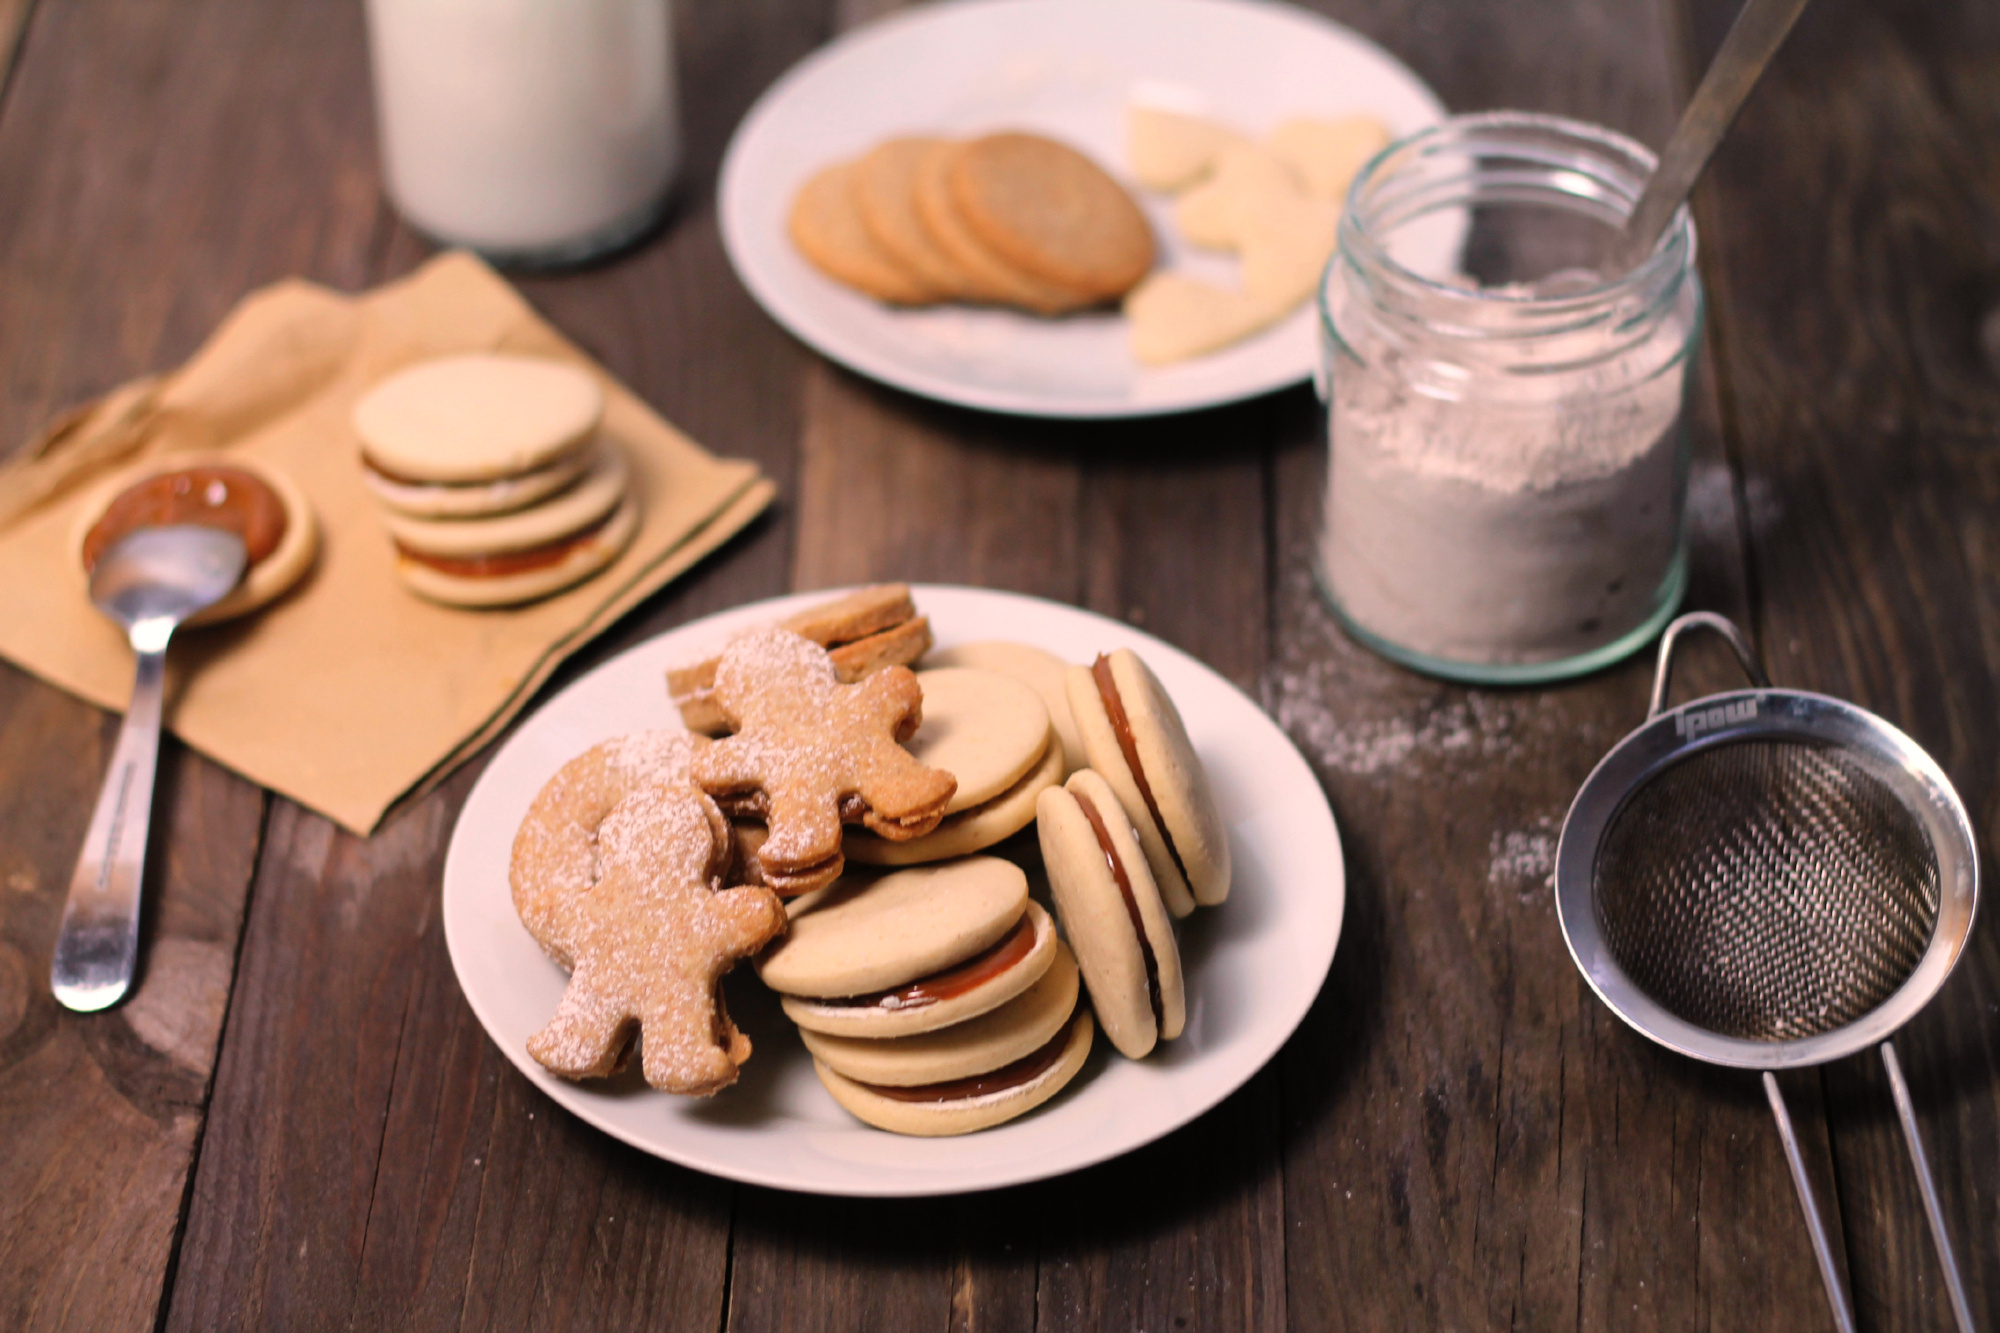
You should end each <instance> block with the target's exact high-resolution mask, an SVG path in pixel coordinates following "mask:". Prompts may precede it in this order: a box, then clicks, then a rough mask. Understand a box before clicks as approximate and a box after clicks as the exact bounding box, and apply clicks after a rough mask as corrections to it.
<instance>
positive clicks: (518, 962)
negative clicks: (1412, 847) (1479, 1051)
mask: <svg viewBox="0 0 2000 1333" xmlns="http://www.w3.org/2000/svg"><path fill="white" fill-rule="evenodd" d="M826 595H827V594H825V593H815V594H809V595H807V596H805V597H794V598H785V599H781V600H778V601H772V602H761V603H757V604H755V605H751V606H745V607H740V608H738V609H736V610H734V611H730V612H726V613H724V614H722V615H718V616H712V617H710V618H708V619H707V620H702V621H697V622H695V623H694V624H691V625H686V626H683V627H682V628H680V629H677V630H674V631H672V632H670V633H667V634H663V635H661V636H660V637H659V638H657V639H653V640H651V641H650V642H648V643H644V644H641V645H639V646H638V647H636V648H633V649H632V650H630V651H629V652H626V653H622V654H620V655H619V656H618V657H615V658H613V659H612V660H611V661H609V662H606V663H605V664H604V665H603V666H601V667H599V668H597V669H596V670H595V671H593V672H591V673H590V674H589V675H587V676H585V677H583V678H582V679H581V680H579V681H577V682H576V683H575V684H574V685H571V686H570V687H569V688H568V689H566V690H564V691H563V692H562V693H561V694H559V695H557V696H556V697H555V698H553V699H551V700H550V701H549V702H548V703H547V704H546V705H544V706H543V707H542V708H541V709H539V710H538V711H536V712H535V714H534V715H533V716H532V717H530V718H529V719H528V720H527V721H526V722H524V723H522V724H521V727H520V729H519V730H518V731H516V732H515V733H514V735H513V737H512V738H511V739H509V740H508V742H507V743H506V745H504V746H502V747H501V749H500V752H499V753H498V754H496V755H494V757H493V762H492V763H491V764H489V765H488V766H487V769H486V772H485V773H484V774H482V775H481V776H480V779H479V782H478V785H476V786H475V787H474V788H473V790H472V796H471V798H470V799H469V800H467V801H466V804H465V811H464V813H463V814H461V815H460V816H459V821H458V828H457V829H456V830H455V831H454V832H453V834H452V838H451V848H450V850H449V852H448V854H447V856H446V859H445V870H444V929H445V941H446V943H447V945H448V946H449V947H450V950H451V962H452V967H453V968H454V969H456V971H457V973H458V980H459V985H460V986H461V987H463V988H464V991H465V998H466V999H467V1001H468V1002H470V1003H471V1005H472V1010H473V1012H474V1013H475V1014H477V1015H478V1017H479V1021H480V1022H481V1023H482V1024H484V1025H485V1027H486V1031H487V1032H488V1033H489V1034H490V1035H491V1036H492V1038H493V1040H494V1042H495V1043H497V1044H498V1045H499V1047H500V1049H501V1051H503V1052H504V1053H505V1054H506V1056H507V1058H508V1059H510V1060H512V1061H513V1062H514V1064H515V1066H516V1067H517V1068H518V1069H520V1071H521V1072H522V1073H523V1074H526V1075H527V1076H528V1078H529V1079H531V1080H532V1081H533V1082H534V1083H535V1084H536V1085H537V1086H538V1087H540V1088H541V1089H542V1091H544V1092H546V1093H547V1094H548V1095H549V1096H550V1097H553V1098H554V1099H555V1100H556V1101H558V1102H560V1103H561V1104H562V1105H563V1106H565V1107H567V1108H568V1109H569V1110H570V1111H572V1112H574V1113H575V1114H576V1115H577V1116H579V1117H581V1118H582V1119H583V1120H586V1121H588V1122H589V1123H590V1124H593V1125H595V1126H597V1127H598V1128H599V1129H601V1130H603V1131H604V1132H605V1133H607V1134H610V1135H612V1136H614V1137H616V1138H619V1139H623V1140H624V1141H625V1142H627V1143H629V1144H631V1145H632V1146H633V1147H635V1148H640V1149H643V1150H644V1151H646V1152H649V1153H653V1154H654V1155H656V1156H659V1157H664V1158H666V1159H668V1160H669V1161H675V1162H679V1163H681V1164H683V1165H685V1166H691V1167H694V1168H696V1169H697V1170H701V1171H707V1172H710V1173H711V1174H714V1175H718V1176H726V1177H728V1178H730V1179H732V1180H741V1181H746V1182H749V1183H751V1184H756V1185H770V1186H775V1187H777V1188H780V1189H791V1190H805V1191H809V1192H811V1193H815V1194H849V1195H922V1194H956V1193H962V1192H965V1191H968V1190H980V1189H991V1188H994V1187H996V1186H1001V1185H1013V1184H1020V1183H1022V1182H1025V1181H1030V1180H1039V1179H1042V1178H1044V1177H1047V1176H1054V1175H1059V1174H1061V1173H1063V1172H1065V1171H1074V1170H1076V1169H1077V1168H1079V1167H1084V1166H1088V1165H1090V1164H1092V1163H1094V1162H1100V1161H1103V1160H1104V1159H1105V1158H1108V1157H1114V1156H1116V1155H1118V1154H1119V1153H1123V1152H1127V1151H1130V1150H1131V1149H1133V1148H1137V1147H1139V1146H1140V1145H1141V1144H1145V1143H1150V1142H1151V1141H1152V1140H1154V1139H1156V1138H1159V1137H1160V1136H1161V1135H1163V1134H1166V1133H1168V1132H1169V1131H1171V1130H1174V1129H1176V1128H1178V1127H1180V1126H1181V1125H1184V1124H1186V1123H1187V1122H1188V1121H1190V1120H1192V1119H1194V1118H1195V1117H1196V1116H1198V1115H1200V1114H1201V1113H1202V1112H1204V1111H1206V1110H1208V1109H1209V1108H1210V1107H1211V1106H1214V1105H1215V1104H1216V1103H1217V1102H1219V1101H1221V1100H1222V1099H1223V1098H1224V1097H1226V1096H1228V1095H1229V1094H1230V1093H1231V1092H1233V1091H1234V1090H1235V1089H1236V1088H1238V1087H1239V1086H1241V1085H1242V1084H1243V1082H1244V1081H1245V1080H1247V1079H1248V1078H1249V1077H1250V1076H1251V1075H1252V1074H1254V1073H1256V1072H1257V1070H1258V1069H1259V1068H1261V1067H1262V1066H1263V1064H1264V1062H1265V1061H1267V1060H1269V1059H1270V1058H1271V1056H1272V1055H1274V1054H1276V1052H1277V1050H1278V1048H1279V1047H1280V1046H1282V1045H1283V1044H1284V1042H1285V1039H1286V1038H1287V1037H1289V1036H1290V1035H1291V1033H1292V1030H1293V1029H1294V1028H1296V1027H1297V1026H1298V1024H1299V1020H1300V1019H1302V1018H1304V1017H1305V1013H1306V1009H1307V1007H1308V1006H1309V1005H1311V1003H1312V1001H1313V997H1314V996H1315V995H1316V994H1317V993H1318V992H1319V988H1320V983H1321V982H1322V981H1323V980H1324V979H1325V977H1326V971H1327V966H1328V964H1329V963H1330V962H1331V961H1332V959H1333V950H1334V945H1335V944H1336V943H1337V942H1338V940H1339V938H1340V920H1341V910H1342V907H1343V906H1344V904H1345V902H1346V896H1347V891H1346V873H1345V870H1344V868H1343V866H1342V862H1341V854H1340V837H1339V834H1338V833H1337V832H1336V831H1335V829H1334V823H1333V813H1332V811H1331V810H1329V809H1328V808H1327V803H1326V798H1325V796H1324V795H1322V794H1321V792H1320V788H1319V783H1318V782H1317V781H1316V780H1315V779H1314V777H1313V774H1312V770H1311V769H1309V768H1308V767H1307V766H1306V762H1305V760H1304V759H1303V758H1301V757H1300V755H1299V752H1298V751H1297V750H1295V749H1294V748H1292V744H1291V742H1290V741H1289V740H1287V739H1286V738H1285V734H1284V733H1283V732H1282V731H1280V730H1279V729H1278V727H1277V725H1276V724H1275V723H1273V722H1272V721H1271V720H1270V719H1269V718H1268V717H1266V716H1265V715H1264V714H1263V713H1262V712H1261V711H1260V710H1259V709H1258V708H1257V706H1256V705H1255V704H1253V703H1251V702H1250V700H1249V699H1247V698H1245V697H1244V696H1243V695H1242V693H1241V692H1239V691H1238V690H1237V689H1236V687H1235V686H1233V685H1231V684H1229V682H1227V681H1225V680H1224V679H1223V678H1222V677H1220V676H1218V675H1216V674H1215V673H1214V672H1213V671H1211V670H1209V669H1208V668H1207V667H1205V666H1203V665H1202V664H1201V663H1200V662H1197V661H1196V660H1195V659H1193V658H1191V657H1189V656H1188V655H1187V654H1185V653H1182V652H1180V651H1179V650H1177V649H1175V648H1172V647H1169V646H1168V645H1166V644H1164V643H1161V642H1160V641H1159V640H1157V639H1154V638H1151V637H1149V636H1147V635H1144V634H1141V633H1139V632H1138V631H1136V630H1134V629H1131V628H1130V627H1128V626H1125V625H1121V624H1118V623H1117V622H1116V621H1111V620H1106V619H1104V618H1103V617H1101V616H1095V615H1091V614H1090V613H1088V612H1085V611H1078V610H1076V609H1075V608H1073V607H1067V606H1059V605H1057V604H1055V603H1053V602H1044V601H1039V600H1037V599H1035V598H1032V597H1021V596H1017V595H1014V594H1011V593H999V592H988V591H984V590H981V589H975V588H945V587H919V588H917V589H916V599H917V605H918V606H919V607H921V608H922V609H923V611H924V612H925V614H927V615H928V616H930V618H931V624H932V627H933V629H934V630H935V632H936V634H937V638H938V643H939V645H940V646H946V645H950V644H953V643H965V642H971V641H973V640H978V639H991V638H1001V639H1015V640H1019V641H1021V642H1024V643H1034V644H1039V645H1040V646H1042V647H1044V648H1047V649H1048V650H1050V651H1051V652H1053V653H1055V654H1057V655H1058V656H1060V657H1063V658H1065V659H1067V660H1069V661H1073V662H1088V661H1089V660H1091V658H1092V657H1093V656H1094V655H1095V654H1097V653H1098V652H1100V651H1109V650H1111V649H1114V648H1119V647H1129V648H1133V649H1136V650H1137V651H1138V652H1140V653H1141V654H1143V655H1144V656H1145V658H1146V661H1147V663H1148V664H1149V665H1150V666H1151V667H1152V668H1153V669H1154V671H1155V672H1156V673H1157V674H1158V675H1159V677H1160V680H1161V682H1162V683H1163V684H1164V685H1165V686H1166V688H1167V691H1168V692H1169V693H1170V694H1171V695H1172V696H1173V699H1174V701H1175V703H1176V704H1178V705H1179V707H1180V709H1181V711H1182V714H1183V716H1184V717H1185V719H1186V721H1187V727H1188V734H1189V736H1190V737H1191V738H1192V740H1193V741H1194V745H1195V749H1196V750H1197V751H1198V752H1199V753H1200V754H1201V757H1202V760H1203V762H1204V763H1205V764H1206V765H1207V768H1208V772H1209V776H1210V778H1211V779H1212V780H1213V783H1214V787H1215V795H1216V799H1217V801H1218V802H1219V803H1220V804H1221V807H1222V813H1223V816H1224V818H1225V820H1226V821H1227V823H1228V825H1229V830H1230V850H1231V854H1232V856H1233V857H1234V860H1235V885H1234V888H1233V889H1232V890H1231V892H1230V895H1229V900H1228V901H1227V902H1225V903H1223V904H1222V905H1221V906H1219V907H1214V908H1203V909H1198V910H1197V911H1196V913H1195V915H1194V916H1193V917H1192V918H1190V919H1189V920H1188V921H1187V922H1184V923H1183V926H1182V933H1181V949H1182V955H1183V964H1184V968H1185V971H1186V974H1187V991H1188V1018H1187V1030H1186V1032H1185V1034H1184V1035H1183V1036H1182V1037H1181V1038H1180V1039H1179V1040H1177V1041H1173V1042H1168V1043H1165V1044H1164V1045H1162V1046H1161V1048H1160V1049H1159V1050H1158V1051H1156V1052H1155V1053H1154V1054H1153V1055H1152V1056H1150V1057H1149V1058H1147V1059H1146V1060H1144V1061H1142V1062H1134V1061H1131V1060H1127V1059H1124V1058H1123V1057H1121V1056H1119V1055H1117V1054H1116V1053H1115V1052H1113V1051H1112V1050H1111V1048H1110V1044H1109V1043H1108V1042H1106V1041H1105V1040H1104V1038H1103V1036H1102V1034H1101V1033H1100V1034H1099V1036H1098V1039H1097V1042H1096V1046H1095V1049H1094V1050H1093V1051H1092V1054H1091V1058H1090V1061H1089V1063H1088V1064H1086V1065H1085V1066H1084V1069H1083V1072H1082V1073H1080V1074H1079V1075H1078V1076H1077V1078H1076V1081H1075V1082H1073V1083H1072V1084H1071V1085H1070V1086H1069V1087H1068V1088H1066V1089H1064V1090H1063V1091H1062V1092H1061V1093H1059V1094H1058V1095H1057V1096H1056V1097H1055V1099H1054V1100H1052V1101H1050V1102H1048V1103H1046V1104H1044V1105H1043V1106H1041V1107H1039V1108H1038V1109H1036V1110H1034V1111H1031V1112H1029V1113H1028V1114H1027V1115H1025V1116H1023V1117H1022V1118H1020V1119H1018V1120H1014V1121H1011V1122H1009V1123H1008V1124H1005V1125H1001V1126H999V1127H998V1128H995V1129H989V1130H986V1131H984V1132H982V1133H978V1134H970V1135H966V1136H964V1137H962V1138H948V1139H913V1138H903V1137H900V1136H898V1135H894V1134H888V1133H884V1132H883V1131H881V1130H876V1129H871V1128H869V1127H868V1126H866V1125H864V1124H862V1123H861V1122H859V1121H857V1120H855V1119H853V1118H852V1117H851V1116H849V1115H848V1114H847V1112H845V1111H843V1110H841V1109H840V1107H839V1106H838V1105H837V1104H836V1103H835V1102H834V1100H833V1098H832V1097H830V1096H829V1095H828V1094H827V1092H826V1090H825V1089H824V1088H822V1087H821V1086H820V1083H819V1080H818V1079H817V1078H816V1077H815V1076H814V1075H813V1072H812V1061H811V1059H810V1057H809V1056H807V1054H806V1050H805V1047H804V1046H803V1045H802V1044H801V1043H800V1042H799V1039H798V1035H797V1033H796V1031H795V1030H794V1029H793V1028H792V1026H791V1024H790V1023H789V1022H788V1021H787V1020H786V1019H785V1017H784V1015H783V1013H782V1012H781V1011H780V1010H779V1009H778V1007H777V1004H776V1003H775V1002H774V1001H773V999H772V998H771V997H770V995H769V994H768V992H766V991H764V989H763V988H762V987H761V986H760V985H758V984H757V983H756V981H755V979H754V976H753V975H752V974H751V972H750V969H749V968H748V967H739V968H738V969H737V970H736V972H735V973H734V974H732V975H731V977H730V979H729V987H728V992H729V1005H730V1013H731V1015H732V1016H733V1017H734V1018H735V1019H736V1021H737V1023H738V1024H739V1025H740V1026H741V1027H742V1028H743V1029H744V1031H746V1032H748V1033H749V1034H750V1037H751V1040H752V1041H753V1042H754V1043H755V1046H756V1051H755V1053H754V1054H753V1055H752V1056H751V1058H750V1062H749V1063H748V1064H747V1065H746V1066H744V1069H743V1077H742V1079H741V1080H740V1081H739V1082H738V1083H737V1084H736V1086H735V1087H732V1088H729V1089H726V1090H725V1091H723V1092H721V1093H719V1094H717V1095H716V1096H714V1097H712V1098H707V1099H701V1098H688V1097H676V1096H673V1095H671V1094H668V1093H662V1092H655V1091H653V1090H652V1089H650V1088H648V1087H647V1086H646V1085H645V1083H644V1082H643V1080H641V1079H640V1078H639V1077H638V1076H637V1073H636V1063H637V1062H636V1061H635V1062H634V1065H635V1068H634V1069H633V1070H628V1071H627V1072H626V1073H625V1074H624V1075H621V1076H620V1077H619V1078H617V1079H613V1080H608V1081H605V1082H597V1083H569V1082H565V1081H563V1080H562V1079H559V1078H556V1077H555V1076H553V1075H552V1074H550V1073H549V1072H548V1071H547V1070H545V1069H543V1068H542V1067H541V1066H540V1065H538V1064H536V1063H535V1062H534V1061H533V1060H532V1059H530V1058H529V1057H528V1054H527V1050H526V1046H525V1043H526V1042H527V1040H528V1038H529V1037H530V1036H531V1035H532V1034H534V1033H535V1032H536V1031H538V1030H539V1029H540V1028H541V1027H542V1025H543V1024H545V1023H546V1022H547V1021H548V1019H549V1016H550V1015H551V1014H553V1013H554V1012H555V1008H556V1001H557V1000H558V999H560V998H561V996H562V992H563V986H564V983H565V980H566V978H565V976H564V974H563V972H562V970H561V969H560V968H558V967H557V966H556V965H555V964H554V963H553V962H551V961H550V960H549V959H548V958H547V957H546V956H545V955H544V954H543V953H542V951H541V949H540V948H539V947H538V946H537V945H536V944H535V941H534V940H533V939H532V938H531V937H530V936H529V934H528V932H527V930H526V929H525V928H524V927H523V926H522V925H521V923H520V920H519V918H517V917H516V916H515V915H514V907H513V902H512V899H511V896H510V894H509V890H508V887H507V861H508V854H509V851H510V849H511V848H512V845H513V841H514V830H515V828H516V827H517V826H518V825H519V824H520V822H521V819H522V817H523V816H524V815H525V814H526V813H527V810H528V805H529V803H530V802H531V801H533V799H534V797H535V793H536V792H538V791H539V790H540V789H541V787H542V784H543V783H544V782H546V781H547V780H548V778H549V777H550V776H551V775H552V774H554V773H555V771H556V770H557V769H558V768H560V767H561V766H562V765H563V764H564V763H565V762H567V761H568V760H569V759H570V758H572V757H573V756H575V755H577V754H579V753H581V752H582V751H584V750H586V749H588V748H589V747H590V746H592V745H595V744H596V743H597V742H599V741H601V740H605V739H607V738H609V737H612V736H616V735H621V734H623V733H626V732H630V731H636V730H640V729H642V728H647V727H662V726H677V725H679V723H678V715H677V714H676V713H675V712H674V710H673V708H672V706H671V705H670V704H669V703H668V702H667V695H666V687H665V681H664V673H665V671H666V668H667V667H668V666H669V665H670V664H675V663H681V662H687V661H693V660H699V659H700V658H701V657H702V656H705V655H706V654H707V653H708V652H710V651H712V650H713V649H714V648H716V647H719V646H720V644H721V642H722V640H723V639H724V638H726V636H727V635H728V634H729V633H731V632H733V631H735V630H738V629H741V628H744V627H746V626H748V625H752V624H757V623H762V622H766V621H770V620H773V619H776V618H777V617H778V616H780V615H782V614H783V613H784V612H785V611H786V610H787V609H788V608H791V607H793V606H796V605H798V604H800V603H803V602H810V601H814V600H823V599H824V598H825V597H826Z"/></svg>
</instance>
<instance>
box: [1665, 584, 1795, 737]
mask: <svg viewBox="0 0 2000 1333" xmlns="http://www.w3.org/2000/svg"><path fill="white" fill-rule="evenodd" d="M1694 629H1709V630H1714V631H1715V632H1716V633H1717V634H1720V635H1721V636H1722V637H1723V638H1725V639H1727V640H1728V641H1729V646H1730V648H1732V649H1733V650H1734V651H1735V653H1736V660H1737V662H1739V663H1740V664H1742V667H1743V674H1744V675H1746V676H1748V677H1750V683H1751V684H1752V685H1755V686H1756V687H1757V688H1758V689H1760V690H1761V689H1768V688H1769V687H1770V684H1771V681H1770V678H1769V677H1767V676H1766V675H1765V674H1764V668H1763V666H1762V664H1760V663H1759V662H1758V661H1757V654H1756V653H1755V652H1753V651H1751V648H1750V640H1748V639H1746V638H1744V637H1743V631H1742V630H1740V629H1738V628H1736V623H1735V622H1734V621H1732V620H1730V619H1729V618H1728V617H1727V616H1719V615H1717V614H1715V612H1713V611H1690V612H1688V613H1687V614H1686V615H1684V616H1676V617H1675V618H1674V623H1673V624H1671V625H1669V626H1667V629H1666V633H1664V634H1662V635H1660V664H1659V666H1658V667H1657V668H1655V669H1654V672H1653V701H1652V703H1651V704H1650V705H1648V707H1647V709H1646V719H1647V720H1648V721H1651V720H1652V719H1653V718H1656V717H1658V716H1659V715H1660V714H1661V713H1662V712H1664V711H1665V709H1666V707H1667V687H1668V685H1669V684H1671V683H1672V681H1673V677H1674V649H1675V648H1677V647H1678V646H1679V645H1680V639H1681V635H1683V634H1685V633H1687V632H1688V631H1689V630H1694Z"/></svg>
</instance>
